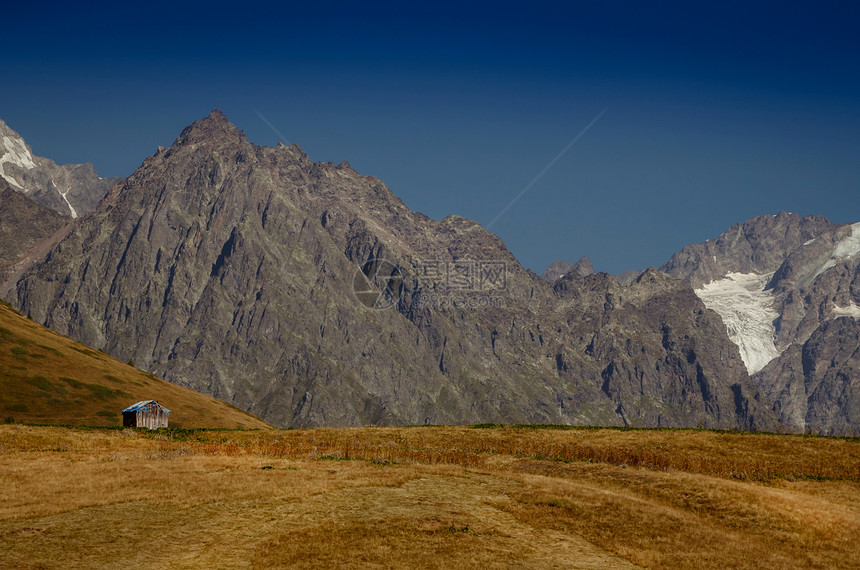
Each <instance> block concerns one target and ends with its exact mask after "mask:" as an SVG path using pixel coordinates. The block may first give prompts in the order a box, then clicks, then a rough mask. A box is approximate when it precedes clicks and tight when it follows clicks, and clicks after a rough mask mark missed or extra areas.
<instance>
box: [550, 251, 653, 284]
mask: <svg viewBox="0 0 860 570" xmlns="http://www.w3.org/2000/svg"><path fill="white" fill-rule="evenodd" d="M571 272H575V273H578V274H579V275H582V276H583V277H586V276H588V275H593V274H594V266H593V265H592V264H591V260H590V259H588V258H587V257H585V256H583V257H580V258H579V261H577V262H576V263H572V264H571V263H567V262H566V261H563V260H561V259H559V260H557V261H554V262H553V263H551V264H550V265H549V267H547V268H546V269H545V270H544V272H543V273H542V274H541V276H540V278H541V279H543V280H544V281H546V282H547V283H554V282H555V281H556V280H558V279H561V278H562V277H564V276H565V275H567V274H568V273H571ZM642 273H643V271H642V270H641V269H633V270H630V271H625V272H624V273H621V274H619V275H612V276H611V277H612V278H613V279H615V280H616V281H618V282H619V283H620V284H622V285H624V286H625V287H626V286H629V285H630V284H632V283H633V282H634V281H636V279H637V278H638V277H639V276H640V275H642Z"/></svg>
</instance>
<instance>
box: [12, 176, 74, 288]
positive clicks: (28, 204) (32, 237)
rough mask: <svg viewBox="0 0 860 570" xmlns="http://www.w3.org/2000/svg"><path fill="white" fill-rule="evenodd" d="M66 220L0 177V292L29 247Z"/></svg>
mask: <svg viewBox="0 0 860 570" xmlns="http://www.w3.org/2000/svg"><path fill="white" fill-rule="evenodd" d="M68 221H69V220H68V218H66V217H64V216H62V215H60V214H58V213H57V212H55V211H54V210H51V209H50V208H48V207H47V206H43V205H41V204H39V203H38V202H34V201H33V200H30V199H29V198H27V196H25V195H24V194H23V193H21V192H17V191H15V190H13V189H12V187H11V186H9V184H8V183H7V182H6V181H5V180H3V179H0V291H2V290H3V285H4V284H5V283H6V281H7V280H9V279H11V278H12V276H13V275H14V274H15V273H16V272H17V271H19V270H20V269H22V268H23V266H24V265H25V264H26V263H27V261H28V260H29V257H30V255H32V254H33V250H34V249H38V246H39V244H40V243H42V242H44V241H45V240H46V239H48V238H49V237H50V236H51V235H53V234H54V233H56V232H57V231H58V230H60V229H61V228H63V227H64V226H65V225H66V224H67V223H68Z"/></svg>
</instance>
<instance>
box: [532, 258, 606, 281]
mask: <svg viewBox="0 0 860 570" xmlns="http://www.w3.org/2000/svg"><path fill="white" fill-rule="evenodd" d="M568 273H576V274H578V275H581V276H583V277H586V276H588V275H594V266H593V265H592V264H591V260H590V259H588V258H587V257H585V256H582V257H580V258H579V261H577V262H576V263H573V264H571V263H567V262H566V261H563V260H561V259H559V260H557V261H554V262H553V263H551V264H550V266H549V267H547V268H546V269H545V270H544V272H543V273H542V274H541V279H543V280H544V281H546V282H548V283H552V282H554V281H555V280H557V279H561V278H562V277H564V276H565V275H567V274H568Z"/></svg>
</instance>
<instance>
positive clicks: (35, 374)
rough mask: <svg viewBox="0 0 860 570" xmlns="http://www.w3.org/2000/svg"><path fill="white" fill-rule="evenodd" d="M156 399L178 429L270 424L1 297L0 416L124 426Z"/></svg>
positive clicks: (4, 419)
mask: <svg viewBox="0 0 860 570" xmlns="http://www.w3.org/2000/svg"><path fill="white" fill-rule="evenodd" d="M139 400H158V402H159V403H161V404H162V405H164V406H166V407H167V408H168V409H169V410H170V411H171V414H170V425H171V426H176V427H188V428H191V427H224V428H261V427H270V426H269V425H268V424H266V423H265V422H263V421H262V420H260V419H258V418H256V417H254V416H252V415H251V414H248V413H246V412H244V411H242V410H239V409H238V408H235V407H233V406H231V405H229V404H227V403H225V402H221V401H220V400H216V399H214V398H210V397H208V396H204V395H202V394H198V393H196V392H194V391H192V390H188V389H186V388H182V387H179V386H176V385H174V384H170V383H169V382H165V381H164V380H160V379H158V378H156V377H155V376H152V375H150V374H146V373H145V372H142V371H140V370H137V369H136V368H134V367H132V366H129V365H127V364H123V363H121V362H118V361H116V360H114V359H113V358H111V357H109V356H108V355H106V354H104V353H103V352H99V351H96V350H93V349H91V348H89V347H87V346H85V345H83V344H81V343H78V342H74V341H72V340H70V339H68V338H66V337H64V336H62V335H59V334H57V333H55V332H53V331H51V330H49V329H47V328H45V327H43V326H40V325H37V324H36V323H34V322H33V321H30V320H28V319H26V318H24V317H22V316H21V315H20V314H18V313H17V312H15V311H14V310H12V309H11V308H10V307H9V305H7V304H6V303H0V422H5V423H12V422H23V423H40V424H71V425H94V426H118V425H122V414H121V413H120V411H121V410H122V409H123V408H125V407H126V406H128V405H130V404H133V403H134V402H137V401H139Z"/></svg>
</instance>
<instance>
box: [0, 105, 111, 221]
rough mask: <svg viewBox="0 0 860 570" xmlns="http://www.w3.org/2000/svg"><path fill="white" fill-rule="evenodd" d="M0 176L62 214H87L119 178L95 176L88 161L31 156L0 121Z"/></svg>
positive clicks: (19, 139) (30, 196)
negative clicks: (65, 161) (58, 161)
mask: <svg viewBox="0 0 860 570" xmlns="http://www.w3.org/2000/svg"><path fill="white" fill-rule="evenodd" d="M0 143H2V144H0V178H2V179H4V180H5V181H6V183H7V184H8V185H9V186H11V187H12V188H13V189H14V190H17V191H19V192H22V193H23V194H24V195H26V196H27V197H28V198H30V199H32V200H33V201H35V202H38V203H40V204H42V205H44V206H47V207H48V208H51V209H52V210H54V211H56V212H59V213H60V214H62V215H64V216H69V217H71V218H78V217H81V216H84V215H86V214H87V213H89V212H90V211H91V210H92V209H93V208H95V207H96V205H97V204H98V203H99V202H100V201H101V200H102V198H104V196H105V195H106V194H107V192H108V190H110V187H111V186H113V185H114V183H116V182H117V181H118V180H119V179H117V178H99V176H98V174H97V173H96V170H95V168H93V165H92V164H64V165H57V164H55V163H54V161H52V160H50V159H47V158H42V157H38V156H35V155H34V154H33V151H32V149H31V148H30V147H29V145H27V143H26V142H24V139H23V138H21V136H20V135H19V134H18V133H16V132H15V131H13V130H12V129H11V128H9V126H8V125H7V124H6V123H4V122H3V121H2V120H0Z"/></svg>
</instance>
